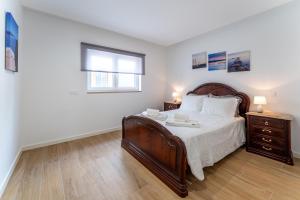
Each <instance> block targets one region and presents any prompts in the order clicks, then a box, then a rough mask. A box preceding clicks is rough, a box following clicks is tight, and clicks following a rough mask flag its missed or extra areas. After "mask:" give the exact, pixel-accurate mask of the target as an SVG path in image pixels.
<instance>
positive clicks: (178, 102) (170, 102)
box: [165, 101, 181, 105]
mask: <svg viewBox="0 0 300 200" xmlns="http://www.w3.org/2000/svg"><path fill="white" fill-rule="evenodd" d="M165 103H169V104H177V105H179V104H181V102H180V101H177V102H175V101H165Z"/></svg>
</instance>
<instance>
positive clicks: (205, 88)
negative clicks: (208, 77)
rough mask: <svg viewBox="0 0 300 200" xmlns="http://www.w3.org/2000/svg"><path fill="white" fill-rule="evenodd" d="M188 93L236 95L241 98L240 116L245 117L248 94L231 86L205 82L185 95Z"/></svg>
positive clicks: (248, 102) (248, 104)
mask: <svg viewBox="0 0 300 200" xmlns="http://www.w3.org/2000/svg"><path fill="white" fill-rule="evenodd" d="M189 94H195V95H205V94H213V95H215V96H225V95H232V96H238V97H240V98H241V99H242V102H241V104H240V107H239V112H240V115H241V116H242V117H245V113H246V112H248V111H249V106H250V99H249V97H248V95H246V94H245V93H242V92H238V91H236V90H235V89H233V88H232V87H230V86H228V85H225V84H222V83H205V84H203V85H200V86H198V87H197V88H196V89H194V90H193V91H190V92H188V93H187V95H189Z"/></svg>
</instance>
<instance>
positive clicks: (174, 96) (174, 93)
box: [172, 92, 178, 103]
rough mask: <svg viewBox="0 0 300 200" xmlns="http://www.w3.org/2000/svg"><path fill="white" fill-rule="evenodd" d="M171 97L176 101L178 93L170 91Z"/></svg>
mask: <svg viewBox="0 0 300 200" xmlns="http://www.w3.org/2000/svg"><path fill="white" fill-rule="evenodd" d="M172 97H173V98H174V102H175V103H176V102H177V101H178V93H177V92H173V93H172Z"/></svg>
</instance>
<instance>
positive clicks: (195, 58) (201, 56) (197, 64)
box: [192, 52, 207, 69]
mask: <svg viewBox="0 0 300 200" xmlns="http://www.w3.org/2000/svg"><path fill="white" fill-rule="evenodd" d="M192 63H193V65H192V68H193V69H199V68H206V67H207V53H206V52H202V53H197V54H193V55H192Z"/></svg>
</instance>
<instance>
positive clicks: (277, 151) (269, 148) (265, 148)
mask: <svg viewBox="0 0 300 200" xmlns="http://www.w3.org/2000/svg"><path fill="white" fill-rule="evenodd" d="M250 147H253V148H255V149H256V150H258V151H259V152H261V153H267V154H269V155H270V156H272V155H276V156H286V155H287V151H286V150H285V149H283V148H280V147H278V146H274V145H269V144H266V143H259V142H253V143H251V145H250Z"/></svg>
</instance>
